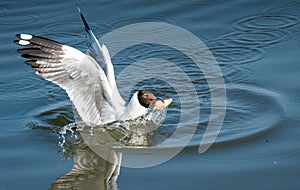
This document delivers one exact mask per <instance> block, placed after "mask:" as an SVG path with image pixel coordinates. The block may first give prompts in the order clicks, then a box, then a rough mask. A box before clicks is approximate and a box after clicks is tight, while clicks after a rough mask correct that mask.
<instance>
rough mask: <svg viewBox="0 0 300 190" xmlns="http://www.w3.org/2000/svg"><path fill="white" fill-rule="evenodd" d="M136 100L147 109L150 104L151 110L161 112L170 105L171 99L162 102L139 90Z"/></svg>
mask: <svg viewBox="0 0 300 190" xmlns="http://www.w3.org/2000/svg"><path fill="white" fill-rule="evenodd" d="M137 98H138V100H139V103H140V104H141V105H142V106H144V107H145V108H148V107H149V106H150V104H153V107H152V109H153V110H161V109H164V108H166V107H168V106H169V105H170V104H171V103H172V101H173V100H172V98H169V99H166V100H163V99H160V98H156V97H155V96H154V95H153V94H152V93H150V92H147V91H146V90H139V91H138V93H137Z"/></svg>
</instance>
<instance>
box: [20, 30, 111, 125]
mask: <svg viewBox="0 0 300 190" xmlns="http://www.w3.org/2000/svg"><path fill="white" fill-rule="evenodd" d="M16 36H17V37H18V38H20V40H16V41H15V43H16V44H19V45H22V46H25V47H26V48H22V49H18V52H20V53H22V57H24V58H27V59H28V60H27V61H26V62H25V63H26V64H28V65H31V67H32V69H34V70H36V71H37V72H36V74H38V75H40V76H41V77H43V78H45V79H46V80H48V81H51V82H53V83H55V84H57V85H58V86H60V87H61V88H62V89H64V90H65V91H66V92H67V94H68V96H69V98H70V99H71V101H72V102H73V104H74V106H75V108H76V109H77V112H78V113H79V115H80V117H81V118H82V120H83V121H84V122H86V123H87V124H90V125H99V124H102V123H107V122H111V121H113V120H115V118H116V116H115V111H114V109H113V107H112V103H111V102H112V101H111V97H112V94H111V93H112V90H111V87H110V85H109V83H108V80H107V78H106V75H105V73H104V71H103V70H102V69H101V68H100V67H99V65H98V64H97V63H96V61H95V60H94V59H93V58H92V57H91V56H89V55H86V54H84V53H82V52H81V51H79V50H77V49H75V48H72V47H70V46H67V45H63V44H61V43H58V42H55V41H52V40H49V39H46V38H42V37H38V36H33V35H29V34H17V35H16Z"/></svg>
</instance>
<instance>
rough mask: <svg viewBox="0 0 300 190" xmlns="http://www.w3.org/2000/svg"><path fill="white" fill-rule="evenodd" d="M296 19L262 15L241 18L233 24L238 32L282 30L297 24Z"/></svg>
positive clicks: (277, 15) (293, 17)
mask: <svg viewBox="0 0 300 190" xmlns="http://www.w3.org/2000/svg"><path fill="white" fill-rule="evenodd" d="M298 22H299V21H298V18H297V17H295V16H292V15H284V14H273V15H271V14H263V15H255V16H250V17H247V18H243V19H241V20H239V21H237V22H235V23H234V27H235V28H236V29H238V30H258V29H260V30H262V29H263V30H268V29H273V30H274V29H284V28H289V27H292V26H294V25H296V24H298Z"/></svg>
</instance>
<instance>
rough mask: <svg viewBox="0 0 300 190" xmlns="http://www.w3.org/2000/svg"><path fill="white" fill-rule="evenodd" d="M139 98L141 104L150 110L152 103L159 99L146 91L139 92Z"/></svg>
mask: <svg viewBox="0 0 300 190" xmlns="http://www.w3.org/2000/svg"><path fill="white" fill-rule="evenodd" d="M137 98H138V100H139V103H140V104H141V105H142V106H144V107H145V108H148V107H149V105H150V104H151V103H154V102H155V100H156V99H157V98H156V97H155V96H154V95H153V94H152V93H150V92H147V91H146V90H139V91H138V94H137Z"/></svg>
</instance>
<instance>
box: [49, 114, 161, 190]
mask: <svg viewBox="0 0 300 190" xmlns="http://www.w3.org/2000/svg"><path fill="white" fill-rule="evenodd" d="M154 116H155V115H154ZM153 118H154V117H153V115H152V121H151V122H150V123H149V122H140V121H137V122H136V123H122V125H123V127H122V128H120V123H112V124H110V125H109V126H106V127H103V126H102V127H94V128H92V127H88V126H81V127H78V125H77V124H72V125H69V126H65V128H64V130H62V132H61V134H62V139H63V142H62V148H63V149H64V150H65V151H64V152H65V154H69V153H68V152H72V153H71V154H72V155H71V157H72V158H73V160H74V166H73V168H72V170H71V171H70V172H68V173H67V174H65V175H64V176H61V177H60V178H58V179H56V181H54V182H53V183H52V185H51V188H50V189H52V190H58V189H60V190H61V189H77V190H81V189H82V190H87V189H101V190H117V189H118V187H117V179H118V175H119V171H120V166H121V161H122V153H121V152H120V151H118V150H120V149H118V148H120V146H121V147H122V146H124V145H126V146H150V145H152V135H153V132H154V131H155V130H156V129H157V127H158V126H159V125H158V124H160V122H161V121H163V119H164V118H163V117H159V118H158V120H157V121H160V122H153V121H154V120H153ZM143 119H144V118H143ZM128 125H130V130H128V127H126V126H128ZM124 126H125V127H124ZM126 132H128V133H126ZM68 133H69V134H68ZM70 134H71V135H70ZM74 137H76V142H74ZM66 149H67V150H66Z"/></svg>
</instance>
